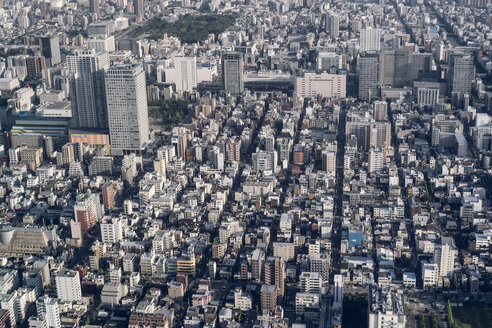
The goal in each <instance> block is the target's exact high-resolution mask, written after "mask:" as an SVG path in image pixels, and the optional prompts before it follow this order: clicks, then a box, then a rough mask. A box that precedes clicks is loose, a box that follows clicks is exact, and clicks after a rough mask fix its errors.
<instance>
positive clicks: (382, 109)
mask: <svg viewBox="0 0 492 328" xmlns="http://www.w3.org/2000/svg"><path fill="white" fill-rule="evenodd" d="M372 110H373V117H374V119H375V120H376V121H377V122H380V121H386V120H387V119H388V103H387V102H386V101H375V102H374V103H373V104H372Z"/></svg>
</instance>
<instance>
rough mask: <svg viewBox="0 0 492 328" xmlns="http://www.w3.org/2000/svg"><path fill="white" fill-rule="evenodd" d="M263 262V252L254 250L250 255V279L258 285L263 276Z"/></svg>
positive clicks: (257, 249)
mask: <svg viewBox="0 0 492 328" xmlns="http://www.w3.org/2000/svg"><path fill="white" fill-rule="evenodd" d="M264 261H265V252H264V251H263V250H261V249H260V248H256V249H255V250H254V251H253V253H252V254H251V278H252V279H253V280H254V281H255V282H256V283H259V282H260V281H261V277H262V276H263V262H264Z"/></svg>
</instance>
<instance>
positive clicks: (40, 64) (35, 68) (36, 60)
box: [26, 56, 46, 76]
mask: <svg viewBox="0 0 492 328" xmlns="http://www.w3.org/2000/svg"><path fill="white" fill-rule="evenodd" d="M45 68H46V59H45V58H44V57H43V56H41V57H33V56H30V57H26V73H27V75H28V76H40V75H41V71H42V70H43V69H45Z"/></svg>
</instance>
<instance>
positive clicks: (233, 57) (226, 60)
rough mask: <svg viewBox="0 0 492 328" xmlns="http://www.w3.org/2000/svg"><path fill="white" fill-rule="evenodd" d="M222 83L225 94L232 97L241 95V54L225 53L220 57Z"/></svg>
mask: <svg viewBox="0 0 492 328" xmlns="http://www.w3.org/2000/svg"><path fill="white" fill-rule="evenodd" d="M222 83H223V88H224V90H225V91H226V92H230V93H231V94H233V95H238V94H241V93H243V91H244V83H243V58H242V55H241V53H239V52H227V53H225V54H224V55H223V56H222Z"/></svg>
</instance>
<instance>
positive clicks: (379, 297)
mask: <svg viewBox="0 0 492 328" xmlns="http://www.w3.org/2000/svg"><path fill="white" fill-rule="evenodd" d="M400 292H401V291H399V292H396V291H395V290H392V289H391V287H389V286H384V287H379V286H378V285H371V286H370V288H369V325H368V327H369V328H405V325H406V316H405V307H404V304H403V296H402V294H401V293H402V292H401V293H400Z"/></svg>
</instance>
